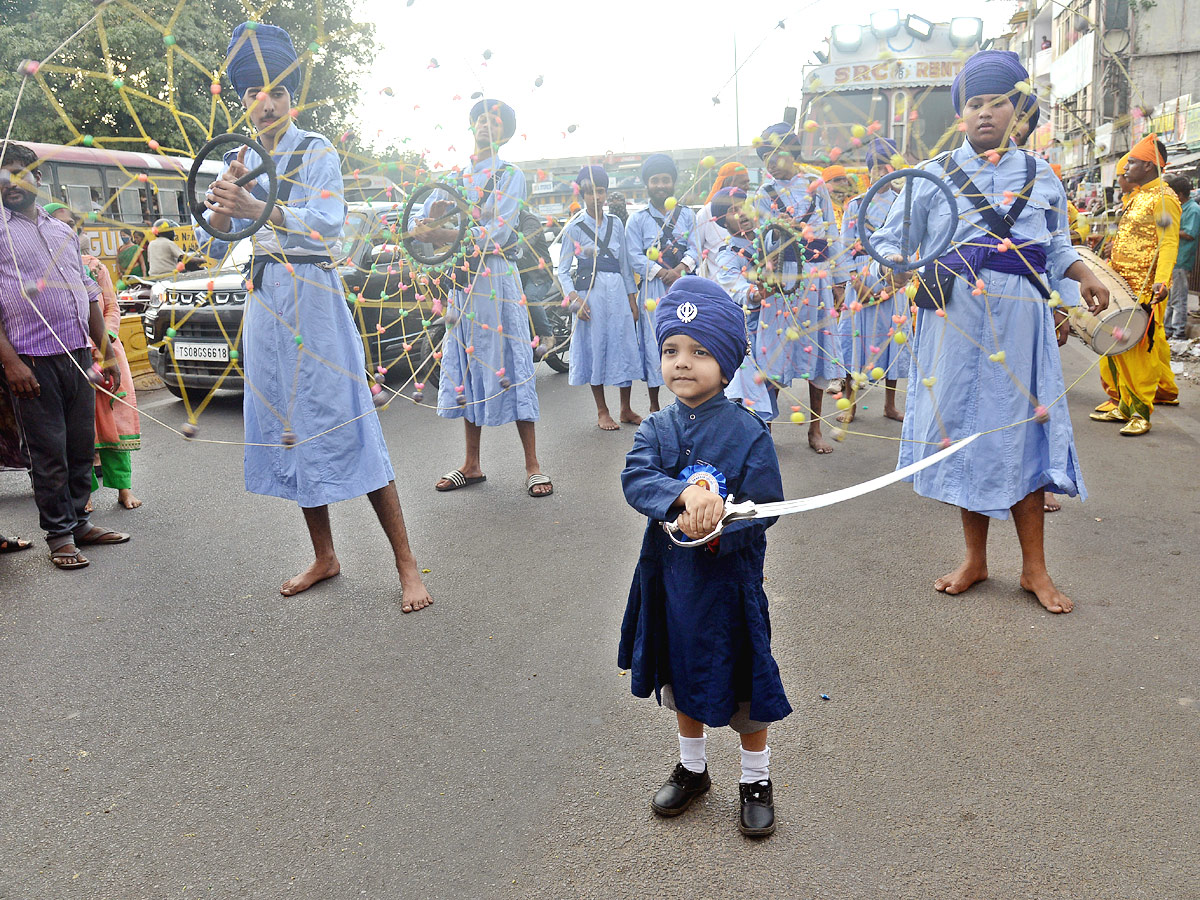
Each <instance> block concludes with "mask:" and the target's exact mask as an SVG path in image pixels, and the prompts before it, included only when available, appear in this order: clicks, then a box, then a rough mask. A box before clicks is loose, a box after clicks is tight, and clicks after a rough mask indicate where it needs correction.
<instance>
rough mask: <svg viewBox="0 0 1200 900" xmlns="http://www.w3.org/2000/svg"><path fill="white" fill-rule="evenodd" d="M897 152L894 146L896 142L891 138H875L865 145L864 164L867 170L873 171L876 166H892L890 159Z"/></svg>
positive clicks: (897, 149)
mask: <svg viewBox="0 0 1200 900" xmlns="http://www.w3.org/2000/svg"><path fill="white" fill-rule="evenodd" d="M899 152H900V150H899V148H898V147H897V146H896V142H895V141H893V140H892V139H891V138H885V137H877V138H875V140H873V141H871V143H870V144H869V145H867V153H866V156H865V157H864V162H865V163H866V166H867V168H868V169H873V168H875V167H876V166H890V165H894V163H893V162H892V157H893V156H895V155H896V154H898V153H899Z"/></svg>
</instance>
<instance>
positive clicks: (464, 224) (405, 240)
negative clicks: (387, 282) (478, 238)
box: [400, 181, 471, 266]
mask: <svg viewBox="0 0 1200 900" xmlns="http://www.w3.org/2000/svg"><path fill="white" fill-rule="evenodd" d="M440 200H445V201H448V202H450V203H451V204H453V207H452V209H451V210H450V211H449V212H448V213H444V214H442V215H439V216H437V217H434V218H430V219H427V220H426V221H424V222H422V223H421V225H422V227H425V228H442V227H446V226H449V227H450V228H451V229H452V230H453V231H454V232H455V235H454V237H453V238H451V240H450V242H449V243H448V244H447V243H444V242H438V243H437V244H436V245H434V244H431V243H430V242H428V241H424V240H422V239H421V238H420V237H419V236H418V235H417V233H416V229H414V228H413V214H414V213H416V214H418V215H420V213H421V211H422V210H423V209H424V207H425V204H426V203H429V202H430V201H433V202H435V203H436V202H438V201H440ZM455 220H457V225H456V224H454V223H455ZM400 221H401V228H402V229H403V233H402V234H401V236H400V243H401V244H402V245H403V246H404V250H405V252H406V253H407V254H408V255H409V258H411V259H412V261H413V262H415V263H416V264H417V265H419V266H440V265H442V264H443V263H445V262H447V261H448V260H451V259H455V258H457V257H458V256H459V255H460V253H461V251H462V245H463V241H464V240H465V239H466V236H467V231H468V229H469V228H470V224H471V206H470V204H469V203H467V199H466V197H464V196H463V194H462V191H461V190H460V189H459V187H458V185H456V184H451V183H450V182H448V181H431V182H429V183H428V184H424V185H422V186H421V187H419V188H417V189H416V190H415V191H413V192H412V193H411V194H410V195H409V197H408V202H407V203H405V204H404V213H403V215H402V217H401V220H400Z"/></svg>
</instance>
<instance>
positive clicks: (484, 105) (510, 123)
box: [471, 99, 517, 144]
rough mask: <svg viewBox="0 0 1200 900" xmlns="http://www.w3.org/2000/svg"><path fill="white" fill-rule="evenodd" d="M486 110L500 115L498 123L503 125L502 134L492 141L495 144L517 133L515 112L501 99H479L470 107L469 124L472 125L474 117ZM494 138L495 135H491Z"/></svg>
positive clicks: (476, 117)
mask: <svg viewBox="0 0 1200 900" xmlns="http://www.w3.org/2000/svg"><path fill="white" fill-rule="evenodd" d="M485 109H486V110H488V111H489V112H491V113H493V114H494V115H497V116H499V117H500V124H501V125H503V126H504V135H503V137H501V138H500V139H499V140H497V141H494V143H497V144H503V143H504V142H505V141H507V140H508V139H509V138H511V137H512V136H513V135H514V134H516V133H517V114H516V112H515V111H514V110H513V108H512V107H511V106H509V105H508V104H507V103H505V102H503V101H502V100H491V99H485V100H480V101H479V102H477V103H476V104H475V105H474V106H472V107H471V124H472V125H474V124H475V121H476V119H478V118H479V117H480V116H482V115H483V111H484V110H485ZM492 137H493V138H494V137H495V135H492Z"/></svg>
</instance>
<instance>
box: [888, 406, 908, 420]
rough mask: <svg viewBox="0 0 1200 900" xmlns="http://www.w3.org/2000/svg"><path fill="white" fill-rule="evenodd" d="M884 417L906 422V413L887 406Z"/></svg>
mask: <svg viewBox="0 0 1200 900" xmlns="http://www.w3.org/2000/svg"><path fill="white" fill-rule="evenodd" d="M883 416H884V418H885V419H895V420H896V421H897V422H903V421H904V411H903V410H899V409H896V407H894V406H893V407H887V406H885V407H884V408H883Z"/></svg>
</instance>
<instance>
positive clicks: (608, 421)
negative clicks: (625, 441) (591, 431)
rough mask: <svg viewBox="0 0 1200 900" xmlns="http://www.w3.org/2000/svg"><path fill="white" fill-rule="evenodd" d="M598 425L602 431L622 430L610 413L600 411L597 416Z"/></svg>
mask: <svg viewBox="0 0 1200 900" xmlns="http://www.w3.org/2000/svg"><path fill="white" fill-rule="evenodd" d="M596 427H597V428H599V429H600V430H601V431H620V430H621V426H620V425H618V424H617V423H616V422H614V421H613V417H612V415H611V414H610V413H606V412H605V413H600V414H599V415H598V416H597V417H596Z"/></svg>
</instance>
